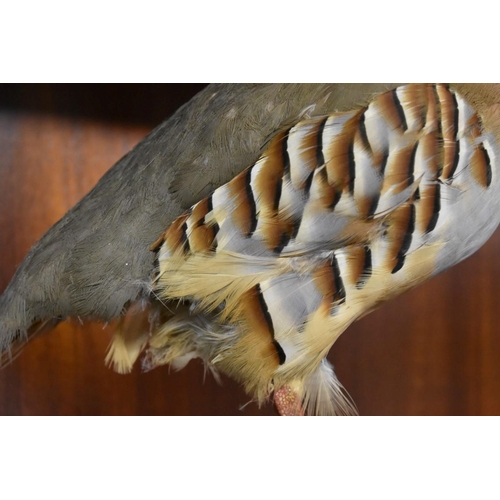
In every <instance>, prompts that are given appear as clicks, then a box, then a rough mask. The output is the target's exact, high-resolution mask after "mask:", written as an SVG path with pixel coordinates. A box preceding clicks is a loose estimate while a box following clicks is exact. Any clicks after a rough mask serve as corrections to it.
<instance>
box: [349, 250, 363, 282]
mask: <svg viewBox="0 0 500 500" xmlns="http://www.w3.org/2000/svg"><path fill="white" fill-rule="evenodd" d="M346 251H347V269H348V273H347V276H346V279H345V281H346V282H347V283H348V284H349V285H356V284H357V283H358V282H359V281H360V279H361V275H362V273H363V269H364V267H365V248H364V247H363V246H355V245H351V246H350V247H348V248H347V249H346Z"/></svg>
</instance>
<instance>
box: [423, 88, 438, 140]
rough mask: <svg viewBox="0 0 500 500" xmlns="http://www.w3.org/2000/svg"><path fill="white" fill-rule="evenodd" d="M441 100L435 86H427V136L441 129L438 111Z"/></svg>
mask: <svg viewBox="0 0 500 500" xmlns="http://www.w3.org/2000/svg"><path fill="white" fill-rule="evenodd" d="M438 103H439V99H438V95H437V90H436V87H435V86H434V85H428V86H427V113H426V115H425V125H424V127H425V131H426V133H427V134H429V133H431V132H437V131H438V128H439V127H440V120H441V117H440V116H439V113H440V110H438V106H439V104H438ZM439 134H441V132H439Z"/></svg>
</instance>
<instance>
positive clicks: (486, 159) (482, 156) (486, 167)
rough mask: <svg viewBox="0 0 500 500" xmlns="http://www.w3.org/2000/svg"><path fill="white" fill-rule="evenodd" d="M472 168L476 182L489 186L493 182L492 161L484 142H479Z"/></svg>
mask: <svg viewBox="0 0 500 500" xmlns="http://www.w3.org/2000/svg"><path fill="white" fill-rule="evenodd" d="M470 168H471V171H472V175H473V177H474V179H475V180H476V182H477V183H478V184H479V185H480V186H482V187H484V188H487V187H489V185H490V184H491V175H492V174H491V161H490V156H489V154H488V151H486V149H485V148H484V145H483V143H481V144H479V145H478V146H477V147H476V148H475V150H474V153H473V154H472V158H471V162H470Z"/></svg>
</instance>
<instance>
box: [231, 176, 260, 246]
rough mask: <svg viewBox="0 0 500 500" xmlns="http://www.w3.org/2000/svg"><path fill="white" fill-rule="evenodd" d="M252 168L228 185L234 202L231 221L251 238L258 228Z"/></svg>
mask: <svg viewBox="0 0 500 500" xmlns="http://www.w3.org/2000/svg"><path fill="white" fill-rule="evenodd" d="M251 177H252V168H248V169H247V170H246V171H244V172H242V173H241V174H239V175H237V176H236V177H235V178H234V179H233V180H232V181H230V182H229V183H228V184H227V187H228V193H229V196H230V198H231V200H232V201H233V210H232V212H231V219H232V221H233V223H234V225H235V226H236V228H237V229H238V230H239V231H240V233H241V234H243V235H245V236H246V237H247V238H250V237H251V236H252V234H253V233H254V231H255V229H256V227H257V208H256V205H255V199H254V195H253V190H252V186H251Z"/></svg>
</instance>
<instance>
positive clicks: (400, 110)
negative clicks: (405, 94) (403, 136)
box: [391, 89, 408, 132]
mask: <svg viewBox="0 0 500 500" xmlns="http://www.w3.org/2000/svg"><path fill="white" fill-rule="evenodd" d="M391 93H392V98H393V100H394V106H395V107H396V112H397V114H398V117H399V121H400V123H401V125H400V126H401V128H402V129H403V132H406V131H407V130H408V124H407V123H406V116H405V111H404V109H403V106H401V101H400V100H399V97H398V92H397V89H394V90H393V91H392V92H391Z"/></svg>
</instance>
